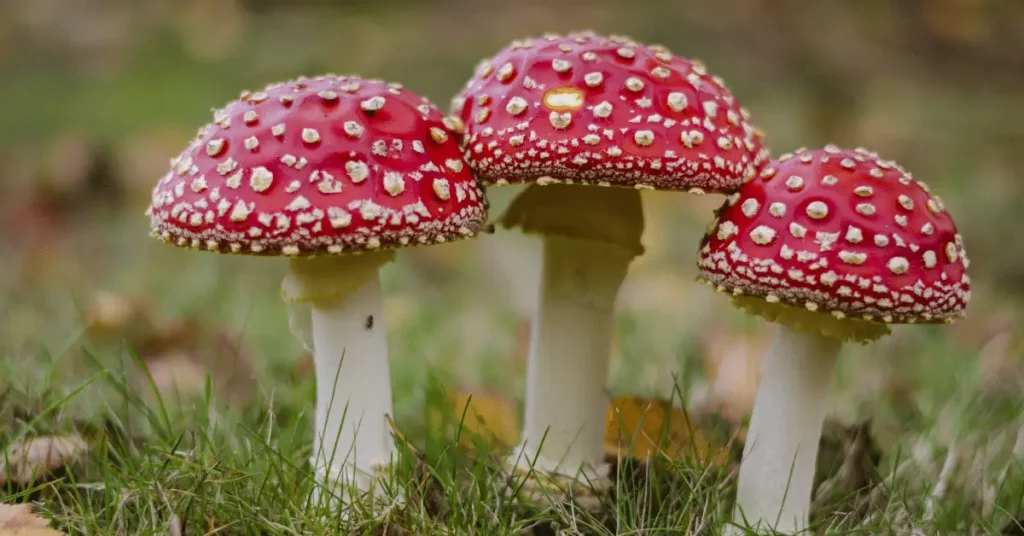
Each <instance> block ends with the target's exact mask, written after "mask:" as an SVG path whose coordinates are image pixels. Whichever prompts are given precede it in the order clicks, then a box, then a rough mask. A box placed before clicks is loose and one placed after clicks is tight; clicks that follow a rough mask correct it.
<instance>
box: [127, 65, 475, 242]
mask: <svg viewBox="0 0 1024 536" xmlns="http://www.w3.org/2000/svg"><path fill="white" fill-rule="evenodd" d="M457 127H458V125H457V121H453V120H450V119H444V118H442V114H441V112H440V111H439V110H438V109H437V108H435V107H434V106H433V105H431V104H430V103H429V102H428V101H427V100H426V99H424V98H422V97H420V96H418V95H416V94H414V93H412V92H410V91H408V90H405V89H402V87H401V86H400V85H397V84H386V83H384V82H381V81H378V80H363V79H360V78H355V77H344V76H334V75H328V76H322V77H318V78H315V79H299V80H296V81H293V82H288V83H284V84H273V85H270V86H268V87H267V88H266V89H265V90H264V91H260V92H257V93H250V92H244V93H242V96H241V98H240V99H239V100H237V101H233V102H231V103H229V104H228V105H227V106H226V107H225V108H224V109H223V110H218V111H215V112H214V123H211V124H209V125H206V126H204V127H203V128H202V129H200V131H199V135H198V137H196V138H195V139H194V140H193V141H192V143H191V144H190V145H189V146H188V148H187V149H185V151H184V152H183V153H181V155H179V156H178V157H177V158H174V159H172V160H171V165H172V168H173V169H172V170H171V171H170V172H169V173H168V174H167V175H165V176H164V177H163V179H161V180H160V182H159V183H158V184H157V185H156V188H155V189H154V190H153V199H152V204H151V205H150V208H149V210H148V211H147V213H148V214H149V215H150V218H151V226H152V230H153V232H154V234H155V235H156V236H157V237H159V238H162V239H163V240H166V241H173V242H175V243H176V244H178V245H180V246H189V247H194V248H199V247H203V248H207V249H210V250H215V251H221V252H230V253H250V254H263V255H279V254H283V255H308V254H324V253H327V254H337V253H342V252H343V251H346V250H354V251H358V250H373V249H381V248H393V247H401V246H404V245H406V244H410V243H411V244H426V243H430V242H444V241H447V240H453V239H458V238H461V237H466V236H472V235H473V234H474V233H476V232H477V231H479V230H480V228H481V227H482V226H483V224H484V221H485V220H486V216H487V214H486V213H487V207H486V200H485V198H484V194H483V192H482V191H481V189H480V188H479V185H478V183H477V181H476V179H475V178H474V177H473V175H472V173H471V172H470V170H469V169H468V167H466V166H465V165H464V161H463V159H462V155H461V153H460V151H459V147H458V143H457V142H456V139H455V136H454V135H453V134H455V133H456V132H455V129H456V128H457Z"/></svg>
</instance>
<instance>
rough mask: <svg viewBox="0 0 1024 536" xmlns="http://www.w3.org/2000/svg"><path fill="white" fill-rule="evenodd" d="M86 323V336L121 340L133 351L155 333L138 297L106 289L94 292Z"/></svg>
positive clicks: (145, 309)
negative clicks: (87, 333)
mask: <svg viewBox="0 0 1024 536" xmlns="http://www.w3.org/2000/svg"><path fill="white" fill-rule="evenodd" d="M86 323H87V325H88V328H89V335H91V336H92V337H94V338H95V339H96V340H99V341H105V342H108V343H119V342H121V341H124V342H125V343H127V344H128V346H129V347H131V348H134V349H136V350H139V346H140V345H142V344H144V343H145V342H146V340H147V339H149V338H150V337H153V335H154V333H156V332H157V327H156V326H155V325H154V323H153V317H152V314H151V312H150V310H149V307H148V306H147V305H146V304H145V303H144V302H143V300H142V299H141V298H139V297H137V296H129V295H125V294H118V293H116V292H111V291H106V290H101V291H97V292H95V293H93V295H92V297H91V299H90V303H89V307H88V310H87V311H86Z"/></svg>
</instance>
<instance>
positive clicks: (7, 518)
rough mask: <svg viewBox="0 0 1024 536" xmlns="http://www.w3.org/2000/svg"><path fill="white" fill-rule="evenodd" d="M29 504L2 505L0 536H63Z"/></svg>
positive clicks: (0, 509) (0, 510) (0, 511)
mask: <svg viewBox="0 0 1024 536" xmlns="http://www.w3.org/2000/svg"><path fill="white" fill-rule="evenodd" d="M63 534H64V533H62V532H60V531H57V530H54V529H52V528H50V522H49V521H47V520H45V519H43V518H41V517H39V516H37V515H35V514H34V513H32V506H30V505H28V504H0V536H62V535H63Z"/></svg>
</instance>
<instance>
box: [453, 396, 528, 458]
mask: <svg viewBox="0 0 1024 536" xmlns="http://www.w3.org/2000/svg"><path fill="white" fill-rule="evenodd" d="M448 404H449V407H450V408H451V412H452V415H453V416H454V418H455V419H457V421H456V424H458V419H461V422H462V430H461V434H460V436H459V443H460V444H461V445H462V446H464V447H468V446H471V445H473V441H474V439H480V438H482V439H484V440H486V441H492V442H494V443H495V444H496V445H500V446H502V447H510V446H512V445H514V444H515V443H516V441H517V440H518V438H519V416H518V415H517V413H516V406H515V404H514V403H513V402H512V401H511V400H508V399H507V398H505V397H502V396H500V395H497V394H494V393H486V392H476V393H472V392H469V391H455V392H453V393H451V394H449V395H448ZM463 416H464V418H463Z"/></svg>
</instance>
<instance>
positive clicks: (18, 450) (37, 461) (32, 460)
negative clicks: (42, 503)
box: [0, 436, 89, 486]
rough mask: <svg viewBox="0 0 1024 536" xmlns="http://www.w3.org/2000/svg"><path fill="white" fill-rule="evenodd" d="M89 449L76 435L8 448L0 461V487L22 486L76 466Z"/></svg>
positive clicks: (33, 440)
mask: <svg viewBox="0 0 1024 536" xmlns="http://www.w3.org/2000/svg"><path fill="white" fill-rule="evenodd" d="M88 450H89V446H88V445H87V444H86V443H85V441H84V440H82V438H80V437H78V436H41V437H35V438H31V439H26V440H24V441H22V442H21V443H20V444H17V445H15V446H14V447H12V448H10V449H8V451H7V453H6V455H5V459H3V460H0V486H4V485H6V484H7V483H8V482H11V483H14V484H17V485H25V484H28V483H30V482H33V481H35V480H37V479H39V478H42V477H45V476H47V475H49V474H51V473H53V472H55V471H57V470H59V469H61V468H63V467H64V466H66V465H71V464H73V463H75V461H76V460H78V459H79V458H81V457H82V456H83V455H84V454H85V453H86V452H88Z"/></svg>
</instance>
